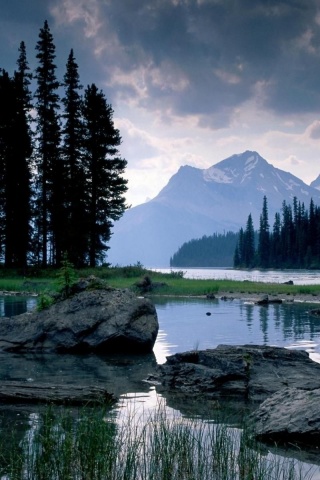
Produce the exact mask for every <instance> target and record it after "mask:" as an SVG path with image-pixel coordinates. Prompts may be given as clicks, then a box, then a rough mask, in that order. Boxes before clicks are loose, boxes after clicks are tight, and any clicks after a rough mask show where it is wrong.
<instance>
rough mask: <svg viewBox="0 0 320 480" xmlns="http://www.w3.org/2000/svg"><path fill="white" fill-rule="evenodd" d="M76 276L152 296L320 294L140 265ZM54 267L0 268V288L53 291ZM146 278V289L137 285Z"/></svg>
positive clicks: (318, 289)
mask: <svg viewBox="0 0 320 480" xmlns="http://www.w3.org/2000/svg"><path fill="white" fill-rule="evenodd" d="M75 273H76V274H77V277H78V278H81V277H88V276H89V275H94V276H96V277H98V278H100V279H102V280H105V281H106V283H107V284H108V285H110V286H112V287H115V288H130V289H132V290H134V291H136V292H137V293H139V292H141V293H152V294H153V295H181V296H190V295H194V296H201V295H218V294H222V293H229V294H234V295H236V294H240V293H241V294H245V293H248V294H257V295H258V294H269V295H285V296H289V295H292V296H295V295H301V294H304V295H310V296H318V295H320V285H285V284H278V283H262V282H250V281H236V280H226V279H221V280H207V279H206V280H201V279H196V280H195V279H186V278H183V272H171V273H166V274H163V273H159V272H154V271H151V270H147V269H144V268H143V267H142V266H139V265H137V266H127V267H122V268H120V267H97V268H95V269H90V268H87V269H82V270H77V271H76V272H75ZM58 274H59V272H58V271H57V270H52V269H51V270H45V271H41V270H40V271H37V273H36V274H34V272H33V273H32V274H31V273H30V274H28V276H21V275H18V274H16V273H14V272H12V271H6V270H2V271H1V270H0V291H18V292H19V291H20V292H21V291H23V292H30V293H40V292H43V291H46V292H47V293H49V292H54V291H56V290H57V288H58V284H57V277H58ZM146 278H147V280H148V284H149V286H150V285H151V288H150V289H149V291H144V290H143V289H141V288H140V289H139V288H138V287H137V283H140V284H141V283H143V281H144V280H145V279H146Z"/></svg>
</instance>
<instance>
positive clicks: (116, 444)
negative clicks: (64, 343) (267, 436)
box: [0, 407, 314, 480]
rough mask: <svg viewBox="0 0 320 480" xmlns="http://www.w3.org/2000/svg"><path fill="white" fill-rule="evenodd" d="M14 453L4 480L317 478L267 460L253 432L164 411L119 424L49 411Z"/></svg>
mask: <svg viewBox="0 0 320 480" xmlns="http://www.w3.org/2000/svg"><path fill="white" fill-rule="evenodd" d="M12 434H13V435H14V429H13V430H12ZM1 438H4V437H3V436H1ZM8 447H9V445H2V449H1V452H2V455H1V456H0V475H1V478H5V479H6V480H18V479H19V480H21V479H28V480H29V479H32V480H38V479H39V480H47V479H48V480H78V479H86V480H106V479H108V480H151V479H152V480H213V479H216V480H236V479H237V480H271V479H272V480H280V479H282V480H289V479H290V480H297V479H301V480H302V479H304V480H307V479H312V476H313V473H314V470H313V469H312V467H307V470H304V471H303V470H302V468H303V467H302V464H300V463H299V462H297V461H295V460H293V459H290V458H281V457H276V456H274V455H271V454H270V453H269V454H268V453H267V450H266V449H264V448H263V447H261V445H259V444H258V443H256V442H255V441H254V440H253V438H252V435H251V434H250V432H249V431H248V430H247V429H243V430H239V429H235V428H230V427H228V426H227V425H226V424H222V423H220V424H213V423H208V422H205V421H201V420H192V419H186V418H183V417H180V416H172V415H168V413H166V410H165V409H164V408H162V407H159V408H158V409H156V410H155V411H154V412H153V413H151V414H146V415H144V416H142V415H140V416H137V415H130V414H129V415H128V416H125V417H124V419H123V420H118V421H115V419H114V418H112V417H110V413H109V412H105V411H104V410H102V409H101V410H100V409H96V410H90V409H84V410H81V411H79V412H74V411H73V412H70V411H60V413H59V414H56V413H54V411H53V410H51V409H49V410H48V411H47V412H46V413H45V414H44V415H42V416H39V417H36V418H34V421H33V423H32V422H31V423H30V425H29V431H28V432H26V433H25V435H24V437H23V440H22V441H20V442H19V444H16V445H15V446H14V447H13V446H12V445H11V448H10V450H9V451H8Z"/></svg>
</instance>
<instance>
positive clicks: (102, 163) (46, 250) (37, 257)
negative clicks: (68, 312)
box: [0, 21, 127, 268]
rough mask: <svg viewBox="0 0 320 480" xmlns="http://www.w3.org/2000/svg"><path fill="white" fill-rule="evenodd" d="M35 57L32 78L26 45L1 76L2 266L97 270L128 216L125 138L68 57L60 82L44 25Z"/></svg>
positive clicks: (103, 102)
mask: <svg viewBox="0 0 320 480" xmlns="http://www.w3.org/2000/svg"><path fill="white" fill-rule="evenodd" d="M36 58H37V62H38V64H37V65H38V66H37V68H36V69H35V71H34V72H31V70H30V68H29V64H28V61H27V54H26V46H25V43H24V42H21V44H20V47H19V52H18V60H17V69H16V71H15V72H14V74H13V75H12V76H10V75H9V73H8V72H7V71H5V70H4V69H0V261H1V263H3V264H4V265H5V266H6V267H17V268H25V267H26V266H27V265H30V264H32V265H39V266H41V267H47V266H49V265H50V266H58V265H60V263H61V260H62V258H63V256H64V255H67V256H68V258H69V260H70V261H71V262H72V263H73V264H74V265H75V266H77V267H81V266H86V265H89V266H91V267H94V266H96V265H97V264H98V263H100V262H103V261H104V259H105V255H106V252H107V250H108V245H107V244H108V241H109V240H110V237H111V229H112V226H113V221H116V220H118V219H119V218H120V217H121V215H122V214H123V212H124V210H125V209H126V208H127V206H126V204H125V197H124V194H125V192H126V191H127V180H125V179H124V177H123V173H124V171H125V168H126V165H127V162H126V160H125V159H123V158H121V157H120V156H119V151H118V147H119V145H120V143H121V137H120V133H119V131H118V130H117V129H116V128H115V126H114V122H113V113H114V112H113V109H112V106H111V105H110V104H109V103H108V102H107V99H106V97H105V95H104V93H103V91H102V90H99V89H98V88H97V86H96V85H95V84H94V83H92V84H91V85H88V86H87V88H86V89H85V90H84V92H83V94H82V92H81V90H82V88H83V87H82V85H81V83H80V78H79V73H78V65H77V63H76V60H75V56H74V52H73V50H72V49H71V51H70V54H69V57H68V59H67V63H66V69H65V74H64V77H63V79H62V81H60V80H58V78H57V76H56V68H57V67H56V65H55V58H56V54H55V45H54V41H53V36H52V34H51V31H50V28H49V25H48V22H47V21H45V22H44V26H43V28H41V29H40V32H39V38H38V42H37V44H36ZM32 85H34V88H33V91H31V86H32ZM60 92H63V94H60Z"/></svg>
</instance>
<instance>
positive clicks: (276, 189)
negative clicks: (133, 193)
mask: <svg viewBox="0 0 320 480" xmlns="http://www.w3.org/2000/svg"><path fill="white" fill-rule="evenodd" d="M264 195H266V196H267V199H268V210H269V223H270V225H273V221H274V215H275V213H276V212H280V211H281V206H282V202H283V200H285V201H286V202H287V203H288V204H291V203H292V199H293V197H297V199H298V200H300V201H301V202H304V203H305V206H306V208H308V207H309V203H310V199H311V198H313V200H314V202H315V204H317V205H319V204H320V191H319V190H317V189H316V188H314V187H311V186H308V185H306V184H305V183H304V182H303V181H302V180H300V179H299V178H297V177H295V176H294V175H291V174H290V173H288V172H285V171H283V170H280V169H278V168H275V167H273V165H271V164H270V163H268V162H267V161H266V160H265V159H263V158H262V157H261V156H260V155H259V154H258V153H257V152H251V151H246V152H244V153H241V154H237V155H232V156H231V157H229V158H226V159H225V160H222V161H221V162H219V163H217V164H215V165H213V166H212V167H210V168H208V169H200V168H194V167H190V166H183V167H180V169H179V170H178V172H177V173H176V174H175V175H173V176H172V177H171V179H170V180H169V182H168V184H167V185H166V186H165V187H164V188H163V189H162V190H161V191H160V193H159V194H158V195H157V196H156V197H155V198H154V199H152V200H150V201H148V202H147V203H144V204H142V205H138V206H136V207H133V208H131V209H129V210H127V211H126V212H125V214H124V215H123V217H122V218H121V219H120V220H119V221H118V222H116V223H115V226H114V229H113V232H114V233H113V236H112V238H111V242H110V250H109V251H108V258H107V261H108V262H110V263H112V264H113V265H117V264H118V265H133V264H136V263H137V262H141V263H142V264H143V265H144V266H145V267H168V266H169V262H170V257H171V256H172V255H173V254H174V253H175V252H176V251H177V249H178V248H179V247H180V246H181V245H182V244H183V243H184V242H186V241H188V240H191V239H193V238H200V237H202V236H203V235H212V234H213V233H215V232H217V233H223V232H227V231H238V230H239V229H240V227H245V224H246V221H247V218H248V215H249V213H251V215H252V218H253V222H254V227H255V228H256V229H258V228H259V218H260V214H261V210H262V202H263V196H264Z"/></svg>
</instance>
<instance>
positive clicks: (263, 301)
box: [256, 295, 282, 305]
mask: <svg viewBox="0 0 320 480" xmlns="http://www.w3.org/2000/svg"><path fill="white" fill-rule="evenodd" d="M271 303H282V300H281V299H280V298H269V295H263V297H262V298H261V299H260V300H257V301H256V304H257V305H270V304H271Z"/></svg>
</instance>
